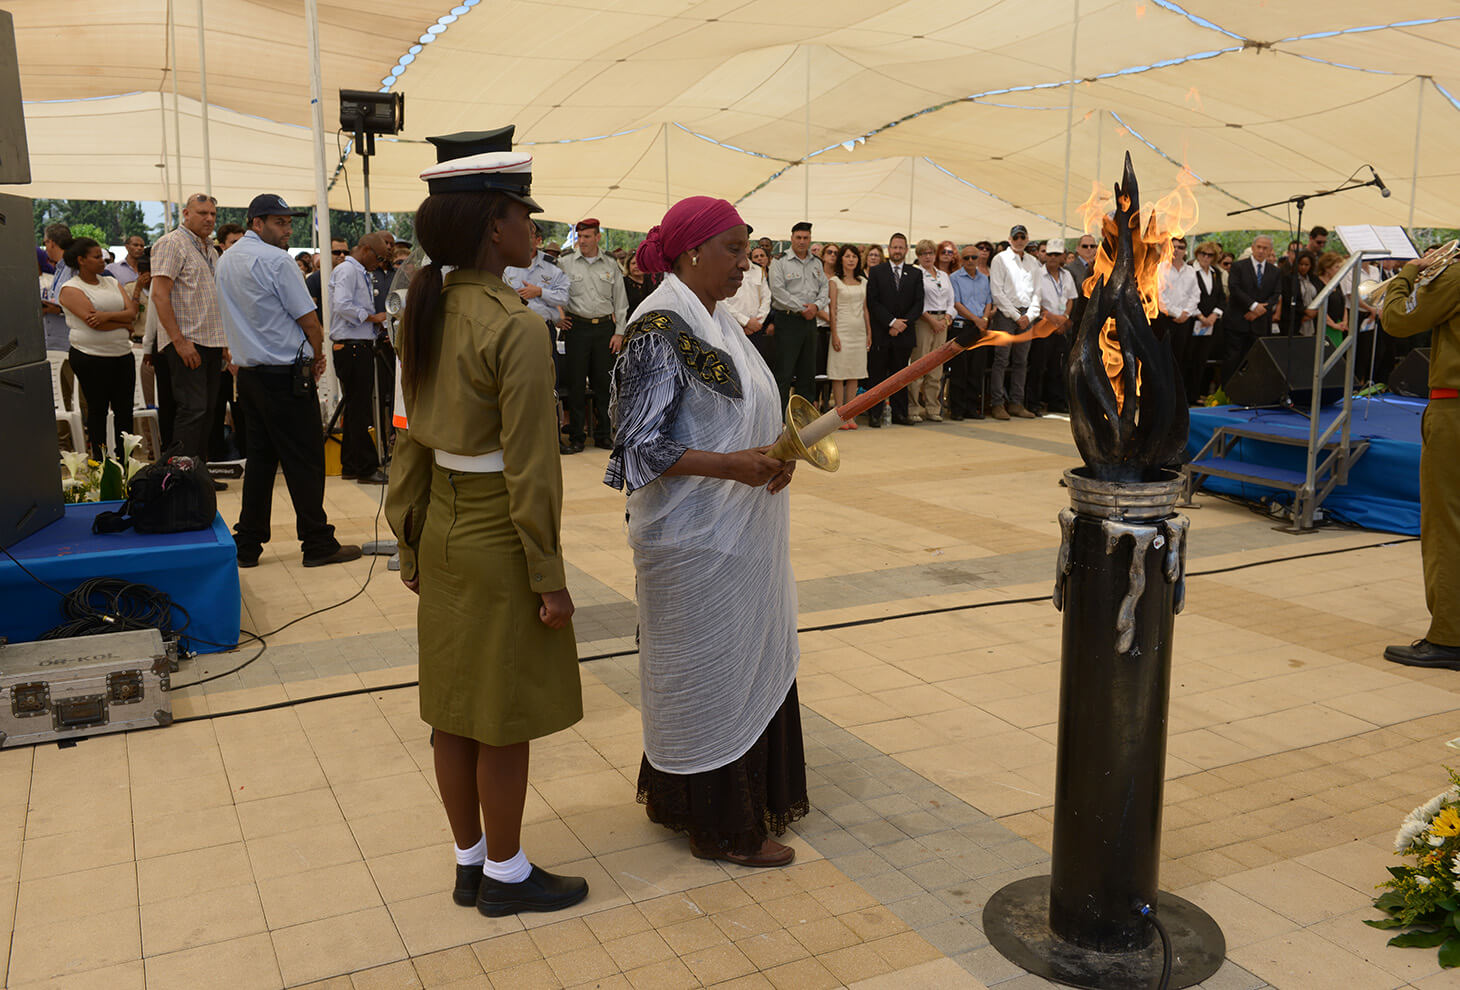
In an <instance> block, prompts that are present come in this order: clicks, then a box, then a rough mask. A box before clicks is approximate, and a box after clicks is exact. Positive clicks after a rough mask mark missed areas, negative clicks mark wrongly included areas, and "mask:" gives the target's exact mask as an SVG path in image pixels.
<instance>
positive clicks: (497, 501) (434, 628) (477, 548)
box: [387, 132, 588, 915]
mask: <svg viewBox="0 0 1460 990" xmlns="http://www.w3.org/2000/svg"><path fill="white" fill-rule="evenodd" d="M509 135H510V132H509ZM463 137H465V136H463ZM474 137H489V136H481V135H478V136H474ZM497 137H498V138H499V144H498V146H500V138H501V135H498V136H497ZM505 143H506V145H507V147H510V136H508V137H506V139H505ZM478 144H479V146H480V142H478ZM447 150H448V149H445V148H443V157H449V156H448V154H447ZM531 162H532V158H531V156H529V155H526V154H520V153H517V154H514V153H512V152H510V151H504V152H490V153H486V154H476V155H472V156H469V157H465V158H454V159H450V160H447V161H445V162H443V163H442V164H438V165H437V166H434V167H433V168H431V169H428V170H426V171H425V172H423V173H422V176H421V177H422V178H423V179H426V180H427V181H428V183H429V188H430V195H429V196H428V197H427V198H426V200H425V201H424V202H423V203H422V204H421V206H420V209H419V211H418V212H417V213H416V235H417V238H418V240H419V242H420V244H421V246H422V248H423V249H424V250H425V252H426V254H427V255H428V256H429V257H430V259H431V263H430V264H429V265H427V266H424V267H423V268H421V270H420V271H419V272H417V274H416V276H415V278H414V279H413V280H412V281H411V286H410V290H409V293H408V295H407V303H406V312H405V318H404V321H403V326H402V331H401V343H402V347H401V366H402V371H403V393H404V398H405V405H406V411H407V415H408V418H409V421H410V430H409V432H408V434H407V436H406V438H405V439H404V440H403V441H402V442H401V443H400V444H399V445H398V449H397V451H396V457H395V463H394V465H393V466H392V471H391V488H390V498H389V501H388V503H387V512H388V516H389V519H390V524H391V528H392V529H394V530H395V533H396V536H397V537H398V538H399V541H400V548H401V577H402V579H403V580H404V581H405V582H406V584H407V586H408V587H410V588H412V590H415V591H417V592H418V593H419V594H420V606H419V613H418V615H419V617H418V630H417V635H418V638H419V641H420V696H421V717H422V718H423V719H424V720H425V721H426V722H427V723H429V724H430V725H431V726H432V728H433V729H434V730H435V764H436V779H437V781H438V783H439V784H440V789H441V800H442V803H443V804H444V805H445V806H446V817H447V819H448V820H449V821H450V823H451V831H452V835H453V836H454V838H455V840H456V857H457V879H456V889H455V891H454V894H453V896H454V897H455V899H456V902H457V903H458V904H462V905H464V906H469V905H471V904H475V905H476V906H477V909H478V910H479V911H481V912H482V913H483V914H487V915H503V914H510V913H513V912H517V911H551V910H557V909H559V908H564V907H568V906H569V905H572V904H576V903H577V902H578V901H581V900H582V899H583V898H584V897H585V896H586V895H587V893H588V885H587V883H586V882H585V881H584V880H583V879H582V878H581V877H559V876H555V875H553V874H551V873H548V872H547V871H545V870H543V869H541V868H539V867H536V866H533V865H532V864H531V863H530V862H529V861H528V859H527V856H526V854H525V853H524V852H523V851H522V848H521V845H520V833H521V828H522V807H523V803H524V801H525V799H526V794H527V767H528V745H529V740H532V739H536V738H539V737H541V736H545V735H548V734H550V733H553V732H558V731H560V730H562V729H565V728H567V727H568V726H570V725H572V724H574V723H575V722H577V721H578V720H580V719H581V718H582V717H583V701H582V694H581V690H580V686H579V680H578V659H577V646H576V643H575V640H574V637H573V627H572V624H571V622H570V621H569V620H570V618H571V616H572V614H573V603H572V599H571V598H570V597H569V595H568V591H567V588H566V582H565V579H564V574H563V556H562V547H561V544H560V538H559V537H560V526H561V519H562V504H563V482H562V471H561V468H560V466H559V459H558V437H557V433H558V430H557V417H556V413H555V407H554V400H553V358H552V352H551V349H550V344H549V342H548V339H547V338H546V337H545V336H544V335H543V332H542V320H541V319H539V318H538V317H536V316H534V315H533V314H532V313H531V312H530V311H529V310H528V308H527V306H526V305H525V304H524V303H523V302H522V300H521V299H520V298H519V297H518V295H517V293H516V292H515V291H514V290H513V289H512V288H511V287H510V286H508V285H507V283H506V282H504V281H503V280H502V271H503V269H504V268H505V267H507V266H509V265H513V266H517V267H525V266H527V265H528V264H529V263H531V261H532V257H533V252H534V246H533V234H534V227H533V222H532V219H531V216H530V214H531V213H533V212H540V211H541V208H540V207H539V206H538V205H537V203H535V202H534V201H533V200H532V198H531V196H530V195H529V191H530V190H529V183H530V181H531V172H530V168H531ZM446 266H450V267H451V268H453V269H454V270H452V271H451V272H449V273H447V274H445V275H444V276H443V273H442V269H443V267H446ZM483 823H485V829H484V828H483Z"/></svg>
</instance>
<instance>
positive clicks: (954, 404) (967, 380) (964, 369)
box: [944, 347, 989, 419]
mask: <svg viewBox="0 0 1460 990" xmlns="http://www.w3.org/2000/svg"><path fill="white" fill-rule="evenodd" d="M988 359H989V349H988V348H987V347H980V348H978V349H977V350H972V351H964V352H963V353H962V354H955V355H953V360H952V361H949V362H948V371H947V373H946V375H945V376H944V380H945V381H947V383H948V414H949V415H950V416H952V417H953V418H954V419H967V418H968V417H970V416H978V415H982V413H983V373H984V369H985V368H986V367H988Z"/></svg>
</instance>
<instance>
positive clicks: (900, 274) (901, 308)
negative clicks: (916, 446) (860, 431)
mask: <svg viewBox="0 0 1460 990" xmlns="http://www.w3.org/2000/svg"><path fill="white" fill-rule="evenodd" d="M906 259H907V237H906V236H905V235H903V234H893V235H892V238H891V239H890V240H889V241H888V242H887V260H886V261H884V262H883V263H882V264H880V265H878V266H877V267H876V268H873V269H872V270H871V271H870V272H868V273H867V313H868V315H870V316H871V318H872V349H871V350H870V351H868V352H867V385H868V387H869V388H870V387H873V386H876V385H880V384H881V383H882V382H884V381H886V380H887V379H888V378H890V377H891V376H892V375H893V374H895V373H896V372H898V371H900V370H902V369H903V368H906V367H907V362H908V359H909V358H910V357H912V352H913V346H914V345H915V344H916V343H917V334H916V333H915V332H914V330H913V328H914V327H916V326H917V322H918V318H919V317H920V316H922V315H923V273H922V270H921V269H919V268H918V266H917V265H913V264H907V263H906ZM888 401H889V402H891V403H892V421H893V422H894V423H897V424H898V425H900V426H912V425H913V421H912V420H911V419H909V418H908V415H907V390H906V389H898V390H897V391H896V392H894V393H893V394H892V397H891V398H890V399H889V400H888ZM867 425H868V426H871V427H874V428H875V427H879V426H881V425H882V403H880V402H879V403H878V404H877V405H876V406H874V407H873V408H871V409H869V410H868V411H867Z"/></svg>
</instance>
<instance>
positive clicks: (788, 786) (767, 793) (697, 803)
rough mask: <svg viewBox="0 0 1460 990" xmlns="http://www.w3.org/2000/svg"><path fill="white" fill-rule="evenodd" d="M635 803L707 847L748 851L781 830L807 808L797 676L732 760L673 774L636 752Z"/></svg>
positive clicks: (653, 818) (654, 818)
mask: <svg viewBox="0 0 1460 990" xmlns="http://www.w3.org/2000/svg"><path fill="white" fill-rule="evenodd" d="M639 803H640V804H642V805H644V806H645V808H646V809H647V810H648V813H649V820H650V821H651V822H654V823H656V824H659V825H663V826H665V827H667V828H672V829H674V830H675V831H676V832H688V833H689V837H690V841H691V842H693V843H694V844H695V845H696V846H697V847H699V848H700V849H704V850H711V849H717V850H719V851H721V852H728V853H735V854H737V855H750V854H752V853H755V852H757V851H759V850H760V847H761V846H762V845H763V844H764V843H765V840H766V839H767V838H768V837H769V835H770V833H772V832H774V833H775V834H776V835H782V834H784V833H785V831H786V826H787V825H789V824H791V823H792V822H794V821H795V820H796V819H798V818H801V817H803V816H805V815H806V814H807V813H808V812H809V811H810V810H811V804H810V802H809V801H808V800H807V798H806V750H805V748H804V747H803V746H802V743H801V704H800V702H799V701H798V700H797V697H796V685H795V683H794V682H793V683H792V684H791V690H790V691H788V692H786V700H785V701H784V702H782V703H781V707H780V709H779V710H778V711H777V712H776V714H775V716H774V717H772V718H771V721H770V724H769V725H767V726H766V728H765V731H764V732H762V733H761V734H760V738H759V739H757V740H756V741H755V743H754V745H752V746H751V747H750V749H748V750H747V751H746V753H745V755H744V756H742V757H740V759H738V760H735V761H734V762H733V763H728V764H726V765H725V766H723V767H717V768H716V769H714V770H706V771H705V772H703V773H692V774H678V773H665V772H664V771H662V770H656V769H654V767H652V766H651V765H650V764H649V760H648V758H647V757H644V758H643V759H641V760H640V762H639Z"/></svg>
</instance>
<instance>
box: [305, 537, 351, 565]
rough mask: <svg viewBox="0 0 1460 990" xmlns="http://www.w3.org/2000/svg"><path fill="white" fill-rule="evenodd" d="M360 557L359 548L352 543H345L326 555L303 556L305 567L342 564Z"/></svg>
mask: <svg viewBox="0 0 1460 990" xmlns="http://www.w3.org/2000/svg"><path fill="white" fill-rule="evenodd" d="M359 559H360V548H359V547H357V546H355V545H354V544H352V543H346V544H344V545H343V546H341V547H340V548H339V549H338V550H336V551H335V552H334V553H332V554H330V555H329V556H327V557H315V558H313V559H310V558H309V557H305V558H304V566H305V567H325V566H327V565H329V564H344V563H348V562H349V561H352V560H359Z"/></svg>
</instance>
